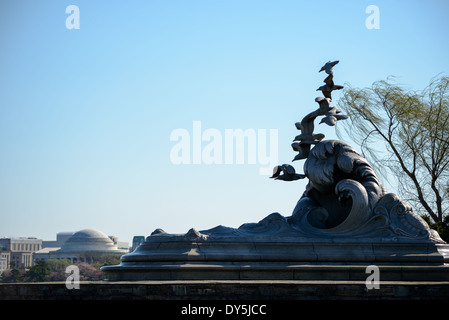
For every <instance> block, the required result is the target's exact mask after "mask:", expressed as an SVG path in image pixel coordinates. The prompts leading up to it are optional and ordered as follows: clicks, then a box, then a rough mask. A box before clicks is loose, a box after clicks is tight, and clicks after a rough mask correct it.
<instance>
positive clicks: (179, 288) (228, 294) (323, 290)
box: [0, 280, 449, 300]
mask: <svg viewBox="0 0 449 320" xmlns="http://www.w3.org/2000/svg"><path fill="white" fill-rule="evenodd" d="M150 299H151V300H316V299H323V300H337V299H338V300H410V299H412V300H415V299H416V300H417V299H420V300H422V299H424V300H449V282H397V281H385V282H380V287H379V289H371V290H368V289H367V287H366V285H365V282H364V281H283V280H279V281H265V280H264V281H255V280H253V281H207V280H201V281H137V282H123V281H121V282H108V281H96V282H80V286H79V289H71V290H69V289H67V288H66V285H65V282H43V283H12V284H6V283H3V284H0V300H150Z"/></svg>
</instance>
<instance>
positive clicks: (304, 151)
mask: <svg viewBox="0 0 449 320" xmlns="http://www.w3.org/2000/svg"><path fill="white" fill-rule="evenodd" d="M337 63H339V60H335V61H328V62H327V63H325V64H324V66H323V67H321V69H320V70H319V72H321V71H324V72H325V73H327V74H328V76H327V77H326V79H324V81H323V82H324V83H325V85H324V86H321V87H319V88H318V89H317V91H321V92H322V93H323V95H324V97H318V98H316V99H315V102H317V103H318V105H319V107H318V109H316V110H315V111H313V112H310V113H309V114H308V115H306V116H305V117H304V118H303V119H302V120H301V121H300V122H296V123H295V126H296V128H297V129H298V130H300V131H301V134H299V135H297V136H296V137H295V139H294V140H293V143H292V144H291V146H292V149H293V150H294V151H296V152H298V154H297V155H296V156H295V157H294V159H293V161H296V160H302V159H307V158H308V156H309V152H310V149H311V146H312V145H316V144H318V143H320V141H321V140H322V139H324V134H322V133H313V130H314V127H315V126H314V121H315V119H316V118H317V117H318V116H324V117H323V118H322V119H321V121H320V122H319V124H321V123H325V124H327V125H329V126H335V124H336V122H337V121H339V120H345V119H347V118H348V116H347V115H343V114H340V113H341V111H340V110H338V109H337V108H336V107H331V106H330V103H331V102H332V95H331V93H332V91H334V90H341V89H343V86H340V85H336V84H334V72H333V68H334V66H335V65H336V64H337ZM281 173H282V174H281ZM305 177H306V175H304V174H297V173H296V172H295V169H294V168H293V167H292V166H291V165H287V164H283V165H279V166H276V167H275V168H274V169H273V176H272V177H271V178H275V179H276V180H284V181H293V180H299V179H303V178H305Z"/></svg>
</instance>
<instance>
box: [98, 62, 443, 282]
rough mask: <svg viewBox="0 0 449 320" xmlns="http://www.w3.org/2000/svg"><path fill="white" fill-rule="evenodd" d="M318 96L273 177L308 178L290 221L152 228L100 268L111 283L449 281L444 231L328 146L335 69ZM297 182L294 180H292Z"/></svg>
mask: <svg viewBox="0 0 449 320" xmlns="http://www.w3.org/2000/svg"><path fill="white" fill-rule="evenodd" d="M338 63H339V61H333V62H331V61H329V62H327V63H326V64H325V65H324V66H323V67H322V68H321V69H320V70H319V72H321V71H325V73H326V74H327V75H328V76H327V77H326V79H325V80H324V82H325V83H326V85H325V86H322V87H320V88H319V89H318V90H320V91H322V93H323V95H324V97H318V98H316V99H315V101H316V102H317V103H318V108H317V109H316V110H314V111H312V112H310V113H309V114H307V115H306V116H305V117H304V118H303V119H302V120H301V121H300V122H296V123H295V126H296V128H297V129H298V130H299V131H300V134H299V135H297V136H296V137H295V138H294V140H293V143H292V145H291V146H292V149H293V150H294V151H295V152H297V154H296V156H295V157H294V159H293V161H297V160H304V159H305V162H304V168H303V170H304V173H297V172H296V170H295V168H294V167H293V166H292V165H289V164H282V165H279V166H276V167H275V168H274V170H273V175H272V177H271V178H273V179H275V180H282V181H288V183H292V181H295V180H301V179H308V184H307V186H306V188H305V190H304V192H303V194H302V196H301V197H300V199H299V200H298V202H297V204H296V207H295V208H294V210H293V212H292V214H291V216H288V217H285V216H283V215H281V214H279V213H272V214H270V215H268V216H267V217H265V218H264V219H262V220H261V221H259V222H258V223H245V224H243V225H242V226H240V227H239V228H231V227H225V226H222V225H220V226H217V227H214V228H212V229H208V230H200V231H198V230H196V229H193V228H192V229H190V230H189V231H188V232H187V233H185V234H170V233H166V232H165V231H163V230H162V229H157V230H155V231H154V232H153V233H152V234H151V235H150V236H149V237H147V238H146V241H145V242H143V243H142V244H141V245H140V246H139V247H138V248H137V249H136V250H135V251H134V252H132V253H130V254H127V255H124V256H123V257H122V262H121V264H120V265H118V266H107V267H103V269H102V270H103V271H104V272H105V274H106V277H107V278H108V279H111V280H144V279H145V280H149V279H159V280H160V279H162V280H163V279H168V280H169V279H314V280H338V279H346V280H354V279H365V278H366V274H365V273H364V270H365V268H366V266H367V265H372V264H375V265H379V267H380V270H381V272H383V275H384V277H385V278H384V279H390V280H429V279H431V280H449V269H448V266H447V264H445V262H446V263H447V262H448V261H449V257H448V252H449V248H448V246H447V245H446V244H445V242H444V241H443V240H442V239H441V238H440V236H439V235H438V233H437V232H436V231H434V230H432V229H430V228H429V226H428V225H427V223H426V222H425V221H424V220H423V219H422V218H421V217H420V216H419V215H417V214H416V213H414V212H413V210H412V208H411V207H410V206H409V205H408V204H407V203H405V202H404V201H402V200H401V199H400V198H399V197H398V196H397V195H395V194H392V193H387V192H386V190H385V188H384V187H383V186H382V184H381V183H380V181H379V179H378V178H377V176H376V174H375V172H374V170H373V168H372V166H371V165H370V164H369V162H368V161H367V160H366V159H364V158H363V157H362V156H361V155H359V154H358V153H357V152H356V151H355V150H354V149H353V148H352V147H350V146H349V145H347V144H346V143H344V142H342V141H337V140H323V139H324V134H321V133H314V129H315V125H314V122H315V120H316V119H317V118H318V117H322V118H321V120H320V122H319V124H323V123H324V124H327V125H329V126H334V125H335V124H336V122H338V121H341V120H345V119H347V118H348V117H347V116H346V115H343V114H341V111H340V110H338V109H337V108H336V107H332V106H331V103H332V96H331V94H332V91H334V90H340V89H342V88H343V86H339V85H335V84H334V80H333V78H334V73H333V68H334V67H335V65H336V64H338ZM293 183H294V182H293ZM236 210H238V209H236Z"/></svg>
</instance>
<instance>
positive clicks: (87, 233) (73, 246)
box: [61, 229, 117, 252]
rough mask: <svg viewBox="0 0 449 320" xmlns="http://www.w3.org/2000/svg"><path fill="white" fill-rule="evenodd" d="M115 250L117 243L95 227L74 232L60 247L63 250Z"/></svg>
mask: <svg viewBox="0 0 449 320" xmlns="http://www.w3.org/2000/svg"><path fill="white" fill-rule="evenodd" d="M116 250H117V245H115V244H114V242H113V241H112V240H111V239H110V238H109V237H108V236H107V235H106V234H104V233H103V232H101V231H99V230H95V229H84V230H80V231H78V232H75V233H74V234H73V235H72V236H71V237H70V238H69V239H67V241H66V242H65V243H64V244H63V245H62V247H61V251H64V252H83V251H116Z"/></svg>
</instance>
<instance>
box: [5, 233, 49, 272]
mask: <svg viewBox="0 0 449 320" xmlns="http://www.w3.org/2000/svg"><path fill="white" fill-rule="evenodd" d="M41 249H42V240H41V239H37V238H1V239H0V268H4V267H5V266H6V268H4V269H3V271H4V270H7V269H10V268H29V267H32V266H33V265H34V263H33V261H34V259H33V254H34V252H35V251H38V250H41ZM0 271H1V270H0Z"/></svg>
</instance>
